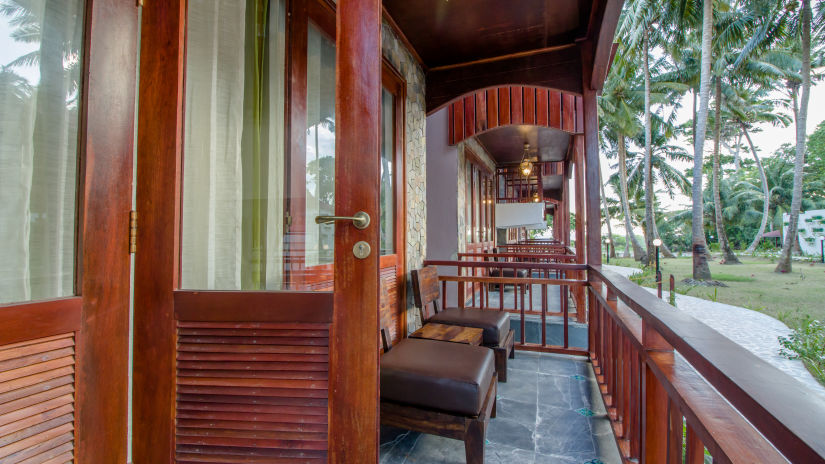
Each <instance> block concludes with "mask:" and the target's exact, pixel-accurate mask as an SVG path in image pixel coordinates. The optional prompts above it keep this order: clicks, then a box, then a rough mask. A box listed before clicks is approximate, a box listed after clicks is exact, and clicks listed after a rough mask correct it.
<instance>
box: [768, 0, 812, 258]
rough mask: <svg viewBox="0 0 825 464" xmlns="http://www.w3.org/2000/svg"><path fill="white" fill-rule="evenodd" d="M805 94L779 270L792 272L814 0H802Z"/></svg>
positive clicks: (798, 124)
mask: <svg viewBox="0 0 825 464" xmlns="http://www.w3.org/2000/svg"><path fill="white" fill-rule="evenodd" d="M800 14H801V15H802V17H801V21H800V23H801V24H800V27H801V28H802V95H801V98H800V100H801V101H800V102H799V112H798V113H797V117H796V162H795V164H794V169H793V197H792V198H791V218H790V223H789V224H788V233H787V235H785V243H784V244H783V245H782V253H781V254H780V256H779V262H778V263H777V264H776V269H775V272H791V270H792V266H791V262H792V260H791V249H792V248H793V244H794V239H796V238H797V228H798V227H799V210H800V209H801V208H802V169H803V168H804V166H805V149H806V147H805V142H806V140H805V137H806V129H807V122H808V100H809V99H810V97H811V0H802V10H801V11H800Z"/></svg>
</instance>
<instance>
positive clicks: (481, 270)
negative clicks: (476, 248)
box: [424, 256, 587, 355]
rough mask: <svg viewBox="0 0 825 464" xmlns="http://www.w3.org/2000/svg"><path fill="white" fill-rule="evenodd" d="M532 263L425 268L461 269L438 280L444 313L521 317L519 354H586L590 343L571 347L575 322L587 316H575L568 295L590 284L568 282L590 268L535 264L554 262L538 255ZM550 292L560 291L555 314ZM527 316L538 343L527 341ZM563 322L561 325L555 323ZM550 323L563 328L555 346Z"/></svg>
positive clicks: (580, 311)
mask: <svg viewBox="0 0 825 464" xmlns="http://www.w3.org/2000/svg"><path fill="white" fill-rule="evenodd" d="M534 259H535V260H534V261H531V262H518V261H509V262H498V261H438V260H427V261H425V262H424V265H425V266H430V265H432V266H439V267H448V268H455V269H456V270H457V272H456V273H455V275H440V276H439V281H440V282H441V300H442V301H441V307H442V308H449V307H459V308H475V309H481V310H492V311H506V312H509V313H514V314H518V315H519V318H520V320H519V329H520V333H519V336H518V337H517V339H516V347H518V348H519V349H524V350H534V351H547V352H561V353H568V354H576V355H586V354H587V350H586V342H585V343H582V344H581V345H580V346H571V343H570V342H571V339H570V322H571V319H573V320H574V321H578V322H582V323H585V322H586V317H587V314H586V311H585V308H583V307H576V308H575V312H574V313H573V314H571V312H570V305H569V300H570V299H569V294H570V290H571V288H572V289H575V288H584V287H585V286H586V285H587V281H586V280H584V279H573V278H570V277H569V274H572V273H582V272H584V271H585V270H586V269H587V266H586V265H582V264H568V263H554V262H537V261H540V260H552V259H555V258H549V257H539V256H535V257H534ZM493 271H498V273H497V274H498V275H497V276H491V274H495V272H493ZM505 271H511V272H512V275H513V276H516V277H508V276H505ZM519 271H524V273H525V276H524V277H517V276H518V275H519ZM468 286H472V289H473V290H472V291H470V292H467V291H466V288H467V287H468ZM551 288H558V294H559V296H558V305H557V306H556V308H555V310H553V306H555V305H554V304H551V297H552V293H553V292H551ZM510 289H512V290H513V291H512V299H510V298H508V297H509V296H510V294H509V290H510ZM466 295H469V297H466ZM536 299H538V302H536ZM491 300H492V301H491ZM495 300H498V301H495ZM508 300H509V301H508ZM528 317H529V318H531V323H532V321H533V320H534V321H535V322H540V329H539V331H538V339H537V340H536V341H529V340H528V337H527V330H526V329H527V319H528ZM559 318H560V319H561V320H560V321H557V319H559ZM551 319H552V320H551ZM548 322H556V324H557V325H560V326H561V328H562V329H561V331H562V332H561V336H560V337H555V338H558V339H559V340H557V341H558V343H552V341H553V340H552V338H553V337H551V336H550V334H548V331H547V329H548ZM582 330H583V329H582Z"/></svg>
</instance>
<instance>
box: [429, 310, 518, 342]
mask: <svg viewBox="0 0 825 464" xmlns="http://www.w3.org/2000/svg"><path fill="white" fill-rule="evenodd" d="M427 322H438V323H439V324H449V325H460V326H462V327H476V328H478V329H484V334H483V335H482V340H483V341H482V343H483V344H485V345H488V346H492V345H498V344H500V343H501V341H502V340H504V338H505V337H506V336H507V332H508V331H509V330H510V316H509V315H508V314H507V313H506V312H504V311H491V310H486V311H483V310H480V309H459V308H449V309H445V310H444V311H441V312H440V313H438V314H436V315H435V316H433V317H431V318H430V319H429V320H428V321H427Z"/></svg>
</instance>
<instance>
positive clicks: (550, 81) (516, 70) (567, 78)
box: [426, 47, 583, 114]
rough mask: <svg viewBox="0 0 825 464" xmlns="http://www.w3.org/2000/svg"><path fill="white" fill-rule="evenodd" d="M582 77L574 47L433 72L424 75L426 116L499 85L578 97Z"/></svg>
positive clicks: (485, 61) (555, 48) (580, 90)
mask: <svg viewBox="0 0 825 464" xmlns="http://www.w3.org/2000/svg"><path fill="white" fill-rule="evenodd" d="M582 77H583V75H582V64H581V55H580V51H579V50H578V49H577V48H575V47H563V48H557V47H554V48H552V49H548V50H547V51H542V52H538V53H535V54H528V55H519V54H516V55H513V56H504V57H497V58H495V59H494V60H492V61H491V60H482V61H479V62H472V63H468V64H464V65H461V66H456V67H452V66H450V67H444V68H441V69H437V68H433V69H430V70H429V71H427V74H426V85H427V90H426V100H427V114H432V113H433V112H435V111H436V110H438V109H440V108H441V107H443V106H444V105H446V104H447V103H449V102H450V101H452V100H454V99H456V98H458V97H460V96H462V95H464V94H466V93H469V92H474V91H477V90H481V89H486V88H489V87H495V86H501V85H510V84H513V85H528V86H540V87H548V88H551V89H558V90H563V91H567V92H572V93H577V94H581V93H582V90H583V89H582V82H583V79H582Z"/></svg>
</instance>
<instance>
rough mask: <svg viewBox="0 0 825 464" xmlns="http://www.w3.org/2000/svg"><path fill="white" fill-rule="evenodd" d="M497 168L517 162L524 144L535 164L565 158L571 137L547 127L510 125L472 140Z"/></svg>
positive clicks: (519, 159)
mask: <svg viewBox="0 0 825 464" xmlns="http://www.w3.org/2000/svg"><path fill="white" fill-rule="evenodd" d="M476 137H477V139H478V141H479V142H480V143H481V144H482V145H484V148H486V149H487V152H488V153H490V156H492V157H493V159H494V160H495V161H496V164H498V165H507V164H517V163H519V162H521V158H522V154H523V152H524V142H527V143H529V144H530V152H529V153H530V155H531V156H536V157H537V158H538V161H540V162H545V161H561V160H564V159H565V158H566V157H567V151H568V148H569V146H570V137H571V135H570V134H568V133H567V132H564V131H560V130H558V129H551V128H549V127H540V126H532V125H513V126H504V127H498V128H495V129H492V130H489V131H487V132H484V133H482V134H479V135H478V136H476Z"/></svg>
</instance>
